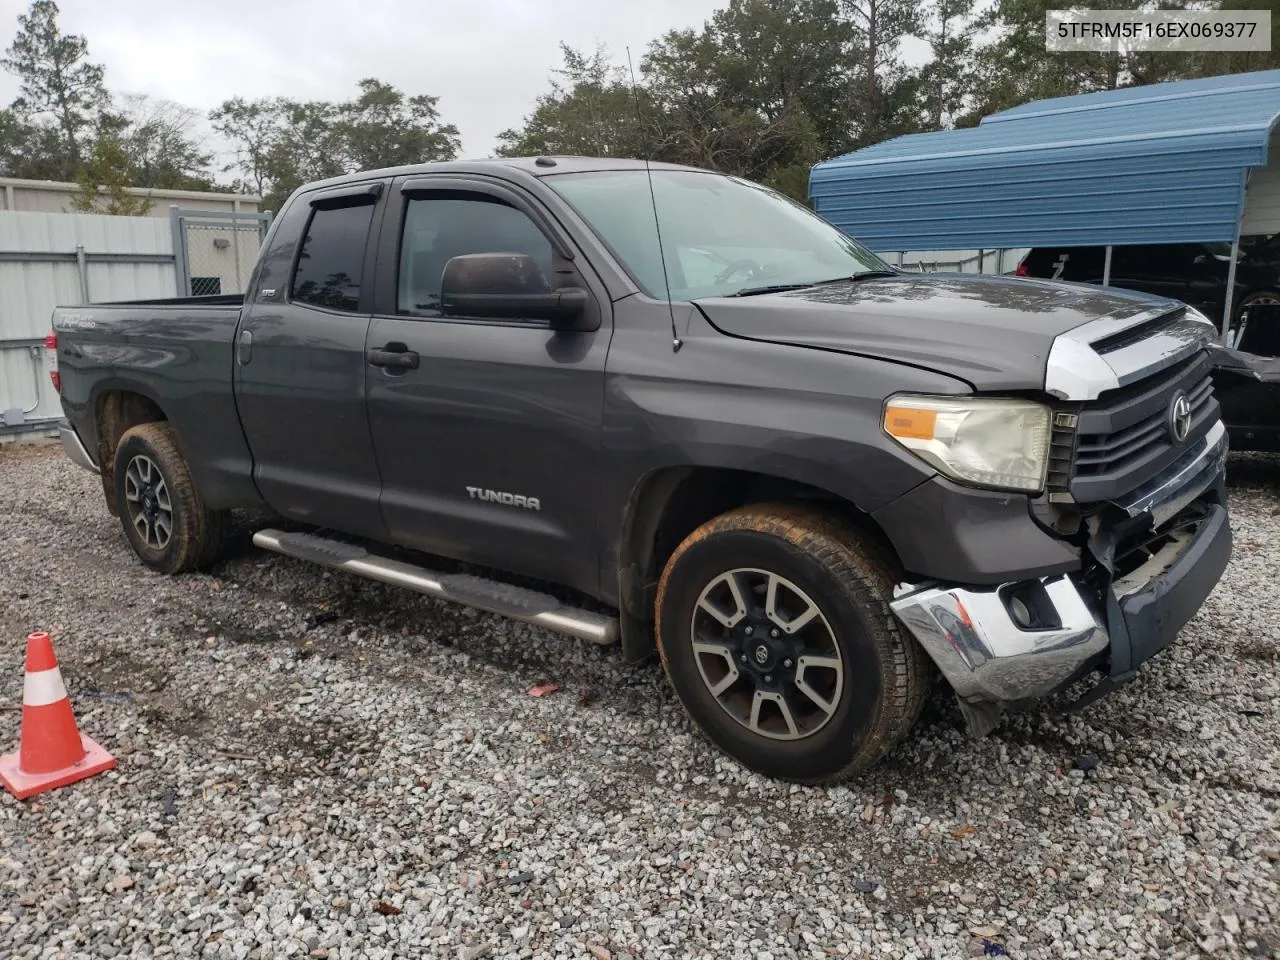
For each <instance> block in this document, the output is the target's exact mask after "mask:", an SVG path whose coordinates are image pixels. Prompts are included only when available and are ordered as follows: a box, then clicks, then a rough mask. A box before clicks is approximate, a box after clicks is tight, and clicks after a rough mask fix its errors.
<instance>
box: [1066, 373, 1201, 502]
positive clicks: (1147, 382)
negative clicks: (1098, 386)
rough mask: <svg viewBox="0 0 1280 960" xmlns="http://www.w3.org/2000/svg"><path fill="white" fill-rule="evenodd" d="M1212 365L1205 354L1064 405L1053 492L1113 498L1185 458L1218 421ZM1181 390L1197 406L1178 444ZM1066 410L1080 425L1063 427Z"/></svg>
mask: <svg viewBox="0 0 1280 960" xmlns="http://www.w3.org/2000/svg"><path fill="white" fill-rule="evenodd" d="M1209 367H1210V361H1209V358H1208V357H1207V356H1206V355H1204V354H1203V353H1200V354H1197V355H1196V356H1194V357H1191V358H1189V359H1187V360H1185V361H1183V362H1182V363H1180V364H1178V365H1177V366H1174V367H1171V368H1169V369H1167V370H1162V371H1161V372H1160V373H1158V374H1155V375H1153V376H1151V377H1148V378H1146V379H1144V380H1140V381H1138V382H1137V383H1134V384H1130V385H1129V386H1127V387H1122V388H1120V389H1117V390H1109V391H1107V392H1105V393H1103V394H1102V395H1101V396H1100V397H1099V398H1098V399H1097V400H1095V401H1093V402H1091V403H1086V404H1077V405H1074V406H1071V407H1061V408H1059V409H1058V410H1057V411H1056V413H1055V420H1054V423H1055V427H1054V432H1053V437H1052V441H1051V451H1050V468H1049V489H1050V491H1051V492H1053V491H1054V490H1058V491H1063V490H1065V491H1069V492H1070V493H1071V495H1072V497H1073V498H1074V499H1075V500H1077V501H1079V502H1093V501H1099V500H1110V499H1114V498H1115V497H1118V496H1120V495H1122V494H1125V493H1128V492H1130V491H1132V490H1134V489H1136V488H1138V487H1140V486H1141V485H1142V484H1143V483H1144V482H1146V481H1147V480H1148V479H1150V478H1151V477H1153V476H1154V475H1155V474H1157V473H1159V472H1160V471H1161V470H1163V469H1164V468H1165V467H1167V466H1168V465H1169V464H1170V463H1172V462H1173V461H1174V460H1176V459H1177V458H1178V457H1180V456H1181V455H1182V454H1183V453H1185V452H1186V451H1187V450H1188V449H1190V448H1191V447H1192V446H1193V445H1194V444H1195V443H1196V442H1198V441H1199V440H1200V439H1201V438H1202V437H1203V436H1204V435H1205V434H1206V433H1207V432H1208V431H1209V428H1210V427H1211V426H1212V425H1213V424H1214V422H1215V421H1216V420H1217V419H1218V403H1217V401H1216V400H1215V399H1214V397H1213V385H1212V382H1211V380H1210V377H1209ZM1179 392H1185V393H1186V394H1187V398H1188V400H1189V401H1190V404H1191V429H1190V430H1189V431H1188V433H1187V436H1186V439H1184V440H1183V441H1181V442H1180V443H1175V442H1174V440H1173V438H1172V436H1171V435H1170V431H1169V408H1170V406H1171V404H1172V402H1173V398H1174V396H1175V395H1177V394H1178V393H1179ZM1064 415H1067V416H1070V415H1074V416H1075V417H1076V424H1075V427H1074V429H1068V428H1064V427H1059V426H1058V422H1059V421H1060V420H1063V418H1064ZM1067 451H1069V453H1067Z"/></svg>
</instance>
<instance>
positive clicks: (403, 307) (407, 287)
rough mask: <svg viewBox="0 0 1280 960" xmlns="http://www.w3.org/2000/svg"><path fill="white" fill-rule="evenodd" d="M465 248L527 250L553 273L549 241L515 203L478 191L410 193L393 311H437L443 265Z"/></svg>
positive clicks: (546, 274)
mask: <svg viewBox="0 0 1280 960" xmlns="http://www.w3.org/2000/svg"><path fill="white" fill-rule="evenodd" d="M469 253H524V254H528V255H529V256H530V257H532V258H533V259H534V262H535V263H537V264H538V267H539V268H540V269H541V270H542V275H543V277H544V278H546V279H547V281H548V284H549V283H550V280H551V278H552V277H553V275H554V274H553V272H552V262H551V258H552V255H551V242H550V241H549V240H548V239H547V238H546V236H545V235H543V233H542V231H541V230H539V229H538V227H537V226H536V225H535V224H534V222H533V221H532V220H530V219H529V218H528V216H526V215H525V214H524V213H523V212H522V211H520V210H517V209H516V208H515V207H512V206H508V205H507V204H505V203H502V202H501V201H499V200H494V199H490V198H489V197H486V196H484V195H483V194H448V195H444V194H442V195H439V196H428V197H422V198H414V199H411V200H410V201H409V203H408V207H407V208H406V210H405V216H404V235H403V236H402V237H401V242H400V281H399V292H398V304H399V312H400V313H402V314H408V315H409V316H419V317H438V316H440V285H441V280H442V278H443V276H444V267H445V264H447V263H448V262H449V261H450V260H452V259H453V258H454V257H460V256H463V255H464V254H469ZM548 289H550V286H549V285H548Z"/></svg>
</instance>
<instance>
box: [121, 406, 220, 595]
mask: <svg viewBox="0 0 1280 960" xmlns="http://www.w3.org/2000/svg"><path fill="white" fill-rule="evenodd" d="M115 490H116V503H117V504H119V506H120V523H121V525H122V526H123V527H124V533H125V537H126V538H127V539H128V541H129V545H130V546H131V547H133V552H134V553H136V554H137V555H138V558H139V559H140V560H141V561H142V562H143V563H145V564H146V565H147V566H148V567H150V568H151V569H152V570H158V571H159V572H161V573H183V572H185V571H188V570H195V569H198V568H202V567H207V566H209V565H210V564H212V563H213V562H214V561H215V560H217V558H218V555H219V554H220V553H221V550H222V544H223V540H224V537H225V530H226V523H227V515H226V513H225V512H221V511H215V510H210V509H209V508H208V507H206V506H205V503H204V499H203V498H202V497H201V496H200V492H199V491H198V490H197V489H196V486H195V483H194V482H193V481H192V479H191V471H190V470H188V469H187V462H186V460H184V459H183V457H182V453H181V451H180V450H179V449H178V444H177V440H176V439H175V437H174V435H173V428H172V427H170V426H169V424H168V423H164V422H159V423H143V424H139V425H138V426H136V427H133V428H131V429H130V430H128V431H127V432H126V433H125V434H124V436H123V437H121V438H120V444H119V446H117V447H116V455H115Z"/></svg>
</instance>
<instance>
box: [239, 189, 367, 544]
mask: <svg viewBox="0 0 1280 960" xmlns="http://www.w3.org/2000/svg"><path fill="white" fill-rule="evenodd" d="M388 185H389V182H388V181H374V182H368V183H362V184H356V185H353V186H350V187H343V188H340V189H336V190H330V191H327V192H325V191H322V192H317V193H314V194H303V195H302V196H300V197H298V198H297V199H295V200H294V201H293V203H292V204H291V205H290V206H289V207H288V208H287V210H286V211H285V214H284V218H283V219H282V220H281V222H280V224H279V226H278V227H277V229H276V231H275V233H274V235H273V238H272V242H271V246H270V249H269V250H268V251H267V254H266V256H265V258H264V260H263V265H262V268H261V270H260V275H259V278H258V281H257V283H256V284H255V289H253V290H251V291H250V296H249V298H248V299H247V301H246V303H247V305H246V308H245V317H244V319H243V321H242V322H241V326H240V330H239V332H238V334H237V343H236V402H237V407H238V409H239V413H240V420H241V423H242V424H243V426H244V432H245V436H246V437H247V438H248V441H249V446H250V449H251V450H252V451H253V459H254V479H255V481H256V482H257V485H258V490H259V491H260V492H261V494H262V497H263V499H264V500H266V502H267V503H268V504H269V505H270V506H271V507H272V508H273V509H275V510H277V511H279V512H280V513H281V514H283V515H285V516H288V517H293V518H295V519H297V520H302V521H305V522H307V523H312V524H316V525H319V526H324V527H332V528H334V529H337V530H344V531H346V532H348V533H355V534H360V535H363V536H370V537H380V536H384V535H385V532H386V531H385V528H384V527H383V524H382V515H381V512H380V510H379V508H378V492H379V488H380V480H379V477H378V468H377V461H376V458H375V457H374V452H373V442H372V440H371V438H370V434H369V420H368V417H367V416H366V414H365V395H364V390H365V339H366V337H367V335H368V331H369V317H370V313H371V310H372V302H373V300H372V291H371V289H370V288H371V286H372V284H371V283H369V282H367V280H366V278H369V277H371V276H372V272H373V262H374V256H375V251H374V249H373V247H374V244H372V243H371V242H370V237H371V236H372V235H373V233H374V230H373V226H374V223H375V217H376V216H378V215H379V214H380V213H381V206H380V197H381V194H382V192H383V191H384V190H385V188H386V187H387V186H388Z"/></svg>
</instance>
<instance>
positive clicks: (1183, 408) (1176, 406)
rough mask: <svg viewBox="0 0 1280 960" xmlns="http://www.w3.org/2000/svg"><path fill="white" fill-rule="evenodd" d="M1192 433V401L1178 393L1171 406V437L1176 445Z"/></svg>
mask: <svg viewBox="0 0 1280 960" xmlns="http://www.w3.org/2000/svg"><path fill="white" fill-rule="evenodd" d="M1190 432H1191V399H1190V398H1189V397H1188V396H1187V395H1186V394H1185V393H1183V392H1182V391H1178V393H1177V395H1176V396H1174V398H1173V402H1172V403H1170V404H1169V436H1170V437H1171V438H1173V442H1174V443H1181V442H1182V441H1183V440H1185V439H1187V434H1188V433H1190Z"/></svg>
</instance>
